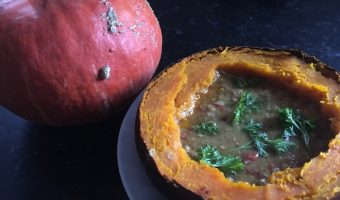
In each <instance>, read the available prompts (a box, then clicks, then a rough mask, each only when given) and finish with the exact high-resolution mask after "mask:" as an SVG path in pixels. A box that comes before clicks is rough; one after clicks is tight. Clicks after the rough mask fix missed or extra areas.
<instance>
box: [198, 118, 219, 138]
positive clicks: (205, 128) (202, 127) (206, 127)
mask: <svg viewBox="0 0 340 200" xmlns="http://www.w3.org/2000/svg"><path fill="white" fill-rule="evenodd" d="M192 129H193V130H194V131H195V132H196V133H198V134H200V135H216V134H217V133H218V128H217V124H216V122H212V121H211V122H202V123H199V124H197V125H195V126H193V127H192Z"/></svg>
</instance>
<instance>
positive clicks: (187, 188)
mask: <svg viewBox="0 0 340 200" xmlns="http://www.w3.org/2000/svg"><path fill="white" fill-rule="evenodd" d="M216 70H225V71H227V72H238V73H247V74H254V75H255V74H256V75H257V76H260V77H261V78H264V79H271V80H274V81H277V82H279V83H280V84H283V85H284V86H285V87H287V88H289V89H291V90H294V91H296V92H298V93H303V94H304V95H305V98H308V99H310V100H311V101H316V102H318V103H319V104H320V106H321V112H322V113H320V114H322V115H323V116H326V117H327V118H328V119H329V120H330V129H331V131H332V133H334V137H332V139H331V141H330V142H329V144H328V150H327V151H326V152H321V153H320V154H319V155H318V156H316V157H314V158H313V159H311V160H310V162H308V163H305V164H304V165H303V166H302V167H301V168H287V169H285V170H282V171H278V172H274V173H273V174H272V175H271V176H270V178H269V183H268V184H266V185H263V186H256V185H252V184H249V183H247V182H233V181H232V180H230V179H228V178H226V177H225V176H224V174H223V173H222V172H220V171H219V170H218V169H216V168H214V167H210V166H208V165H206V164H202V163H199V162H197V161H195V160H193V159H191V157H190V156H189V155H188V154H187V153H186V151H185V149H184V148H183V147H182V144H181V139H180V128H179V125H178V121H179V120H181V119H182V118H183V117H184V116H183V115H182V113H183V112H185V111H187V110H189V109H192V108H193V107H194V106H195V99H196V98H195V96H196V95H197V94H199V93H200V92H201V91H202V89H205V88H207V87H208V86H209V85H210V84H212V82H213V80H214V79H215V75H216V73H215V72H216ZM339 82H340V76H339V74H338V73H337V72H336V71H335V70H334V69H332V68H330V67H328V66H327V65H325V64H323V63H322V62H320V61H319V60H317V59H316V58H314V57H310V56H307V55H305V54H304V53H302V52H300V51H297V50H280V49H263V48H248V47H232V48H228V47H227V48H216V49H211V50H207V51H203V52H201V53H197V54H194V55H192V56H190V57H187V58H185V59H183V60H181V61H180V62H178V63H176V64H174V65H173V66H171V67H169V68H168V69H166V70H165V71H164V72H162V73H161V74H160V75H159V76H158V77H157V78H155V79H154V80H153V81H152V82H151V83H150V84H149V86H148V87H147V89H146V91H145V93H144V96H143V98H142V101H141V103H140V107H139V112H138V117H137V120H138V121H137V122H138V123H137V127H136V129H137V131H136V132H137V140H138V143H137V144H139V150H140V153H141V154H142V155H143V156H146V158H148V159H149V161H151V162H152V163H153V165H154V167H155V170H157V171H158V173H159V174H160V175H161V177H163V178H164V180H166V181H167V182H169V183H173V185H174V186H175V187H181V188H184V190H183V191H184V193H193V194H195V195H197V196H199V197H201V198H203V199H217V200H221V199H232V200H237V199H242V200H245V199H275V200H278V199H329V198H332V197H335V196H336V195H337V194H338V193H339V192H340V134H339V131H340V86H339ZM145 150H146V151H145ZM144 158H145V157H144Z"/></svg>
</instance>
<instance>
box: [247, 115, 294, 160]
mask: <svg viewBox="0 0 340 200" xmlns="http://www.w3.org/2000/svg"><path fill="white" fill-rule="evenodd" d="M243 130H244V131H245V132H246V133H247V134H248V135H249V136H250V138H251V140H252V142H253V145H254V147H255V148H256V150H257V152H258V153H259V155H260V156H268V152H267V149H268V148H271V149H272V150H274V151H275V152H277V153H284V152H287V151H288V150H289V149H291V148H292V147H294V146H295V144H294V143H293V142H291V141H289V140H284V139H282V138H277V139H269V138H268V135H267V133H265V132H264V131H262V124H261V123H258V122H255V121H254V120H252V119H251V120H250V121H249V123H248V124H247V125H246V126H245V127H244V128H243Z"/></svg>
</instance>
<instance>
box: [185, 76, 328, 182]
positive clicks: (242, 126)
mask: <svg viewBox="0 0 340 200" xmlns="http://www.w3.org/2000/svg"><path fill="white" fill-rule="evenodd" d="M246 93H247V94H248V95H251V96H252V97H253V98H255V99H256V103H257V107H256V109H253V110H250V108H249V110H247V108H245V109H244V110H243V113H241V114H242V115H241V117H240V119H239V121H238V122H237V123H235V118H236V117H237V116H236V115H237V113H236V110H237V108H238V107H239V105H240V101H241V99H242V97H244V95H245V94H246ZM285 108H289V109H292V110H295V111H298V112H299V113H301V114H302V115H303V117H305V118H306V119H308V121H309V122H311V123H312V124H313V127H312V126H311V127H309V128H310V130H309V139H310V140H309V141H308V144H307V143H306V141H305V139H304V137H303V135H302V134H299V133H298V131H297V130H295V133H297V134H296V135H295V136H291V137H289V138H284V137H283V132H284V130H285V129H287V128H289V127H288V126H287V123H285V121H284V120H283V119H282V117H280V114H279V112H280V109H281V110H282V109H285ZM238 114H240V113H238ZM251 122H253V123H258V124H261V126H260V128H259V130H260V133H265V134H266V136H267V137H268V138H267V139H268V141H270V140H275V139H278V138H279V139H281V140H282V141H285V142H288V143H289V144H291V145H289V148H287V149H288V150H287V151H285V152H277V151H275V149H273V148H270V146H268V145H264V149H265V153H266V154H263V152H262V153H261V152H259V149H258V148H256V145H255V142H256V141H255V140H254V138H252V137H251V136H250V135H249V132H247V131H246V127H247V126H249V123H251ZM203 124H205V125H206V127H205V128H207V126H208V125H207V124H210V125H211V126H212V127H210V128H213V130H214V132H213V134H205V133H204V130H203V131H202V132H200V130H199V128H198V127H199V126H200V125H201V126H202V125H203ZM307 125H308V124H307ZM179 126H180V128H181V142H182V146H183V147H184V148H185V150H186V151H187V153H188V154H189V155H190V156H191V157H192V158H193V159H195V160H197V161H199V162H202V160H200V159H201V158H200V154H199V149H200V148H202V147H204V146H206V145H209V146H211V147H213V148H215V149H216V150H218V151H219V152H221V153H222V154H223V155H225V156H233V157H238V158H240V160H241V161H242V163H243V164H244V169H243V170H241V171H239V172H237V173H225V175H226V177H228V178H230V179H232V180H234V181H246V182H249V183H252V184H256V185H264V184H266V183H267V181H268V177H269V176H270V175H271V174H272V173H273V172H275V171H279V170H283V169H286V168H288V167H289V168H295V167H302V165H303V164H304V163H306V162H308V161H309V160H310V159H311V158H313V157H314V156H316V155H318V154H319V153H320V152H321V151H325V150H327V144H328V141H329V140H330V138H331V137H332V134H331V131H330V130H329V121H328V119H326V118H324V117H322V116H320V107H319V104H318V103H316V102H311V101H309V100H308V98H304V97H303V95H301V94H294V93H292V91H290V90H288V89H287V88H284V87H282V86H280V85H277V84H275V83H273V82H271V81H269V80H262V79H257V78H256V77H240V76H237V75H233V74H230V73H227V72H224V71H220V72H218V78H217V79H216V80H215V81H214V83H212V84H211V85H210V87H209V88H208V90H207V91H206V92H204V93H201V94H200V97H199V98H198V100H197V102H196V105H195V109H194V112H193V114H192V115H190V116H188V117H186V118H184V119H182V120H181V121H180V122H179ZM201 128H202V127H201ZM203 129H204V127H203Z"/></svg>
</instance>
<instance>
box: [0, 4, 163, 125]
mask: <svg viewBox="0 0 340 200" xmlns="http://www.w3.org/2000/svg"><path fill="white" fill-rule="evenodd" d="M161 48H162V36H161V31H160V27H159V23H158V21H157V19H156V17H155V15H154V13H153V12H152V9H151V8H150V6H149V4H148V2H147V1H145V0H101V1H100V0H72V1H69V0H55V1H49V0H0V104H1V105H3V106H4V107H6V108H7V109H9V110H11V111H12V112H14V113H16V114H18V115H20V116H22V117H24V118H26V119H29V120H31V121H34V122H38V123H43V124H48V125H53V126H68V125H77V124H83V123H88V122H93V121H97V120H100V119H103V118H105V117H108V116H109V115H111V114H112V113H114V112H117V110H119V109H120V108H121V107H122V106H123V105H124V104H125V103H126V102H128V100H129V99H131V98H132V97H133V96H134V95H135V94H136V93H138V92H139V91H140V90H141V89H142V88H143V87H144V86H145V84H146V83H147V82H149V80H150V79H151V77H152V75H153V74H154V72H155V69H156V67H157V65H158V63H159V60H160V56H161Z"/></svg>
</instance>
